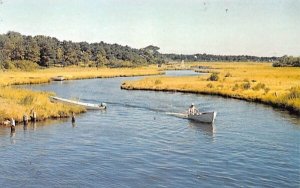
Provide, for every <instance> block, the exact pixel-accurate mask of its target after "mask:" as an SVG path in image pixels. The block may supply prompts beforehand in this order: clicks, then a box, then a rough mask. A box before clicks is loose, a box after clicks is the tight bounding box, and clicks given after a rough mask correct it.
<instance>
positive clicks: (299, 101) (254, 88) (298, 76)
mask: <svg viewBox="0 0 300 188" xmlns="http://www.w3.org/2000/svg"><path fill="white" fill-rule="evenodd" d="M186 65H187V64H186ZM189 65H190V66H209V67H211V69H212V70H214V71H216V70H217V71H218V77H219V79H218V80H215V79H211V76H212V74H211V73H209V74H206V75H203V76H200V77H199V76H189V77H187V76H185V77H160V80H161V82H162V83H161V84H160V85H159V88H157V87H154V85H153V84H152V83H153V82H152V80H155V79H157V78H155V77H152V78H144V79H141V80H137V81H128V82H125V83H124V84H123V85H122V88H123V89H145V90H162V91H182V92H192V93H202V94H213V95H221V96H226V97H232V98H238V99H243V100H248V101H256V102H262V103H265V104H270V105H273V106H277V107H281V108H285V109H288V110H290V111H294V112H297V113H300V98H299V95H300V68H299V67H298V68H297V67H281V68H275V67H272V64H270V63H251V62H250V63H249V62H247V63H246V62H245V63H227V62H226V63H191V64H189ZM210 72H211V71H210ZM201 77H203V78H202V79H201ZM225 78H226V79H225ZM183 86H184V87H183Z"/></svg>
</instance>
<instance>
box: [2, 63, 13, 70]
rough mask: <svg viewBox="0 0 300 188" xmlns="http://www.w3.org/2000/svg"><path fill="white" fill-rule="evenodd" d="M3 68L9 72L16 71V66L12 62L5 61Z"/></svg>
mask: <svg viewBox="0 0 300 188" xmlns="http://www.w3.org/2000/svg"><path fill="white" fill-rule="evenodd" d="M3 67H4V68H5V69H8V70H13V69H16V66H15V65H14V64H13V63H12V62H11V61H5V62H4V63H3Z"/></svg>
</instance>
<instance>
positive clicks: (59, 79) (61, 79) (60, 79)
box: [52, 76, 65, 81]
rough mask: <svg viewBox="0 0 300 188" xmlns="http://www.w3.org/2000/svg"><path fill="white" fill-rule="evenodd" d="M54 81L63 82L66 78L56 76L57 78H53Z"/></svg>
mask: <svg viewBox="0 0 300 188" xmlns="http://www.w3.org/2000/svg"><path fill="white" fill-rule="evenodd" d="M52 80H53V81H63V80H65V77H63V76H56V77H53V78H52Z"/></svg>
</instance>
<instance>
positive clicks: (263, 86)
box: [252, 83, 266, 91]
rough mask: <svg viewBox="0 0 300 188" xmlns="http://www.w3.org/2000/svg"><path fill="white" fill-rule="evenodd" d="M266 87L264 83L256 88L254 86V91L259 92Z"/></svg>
mask: <svg viewBox="0 0 300 188" xmlns="http://www.w3.org/2000/svg"><path fill="white" fill-rule="evenodd" d="M265 87H266V85H265V84H262V83H258V84H256V86H254V87H253V88H252V89H253V90H254V91H259V90H260V89H265Z"/></svg>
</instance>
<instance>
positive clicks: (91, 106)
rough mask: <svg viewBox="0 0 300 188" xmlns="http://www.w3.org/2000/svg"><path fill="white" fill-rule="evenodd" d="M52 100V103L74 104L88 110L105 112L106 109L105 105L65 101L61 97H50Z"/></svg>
mask: <svg viewBox="0 0 300 188" xmlns="http://www.w3.org/2000/svg"><path fill="white" fill-rule="evenodd" d="M50 100H51V101H52V102H62V103H66V104H73V105H77V106H81V107H84V108H85V109H87V110H105V109H106V104H105V103H100V104H91V103H84V102H79V101H74V100H69V99H64V98H60V97H50Z"/></svg>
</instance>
